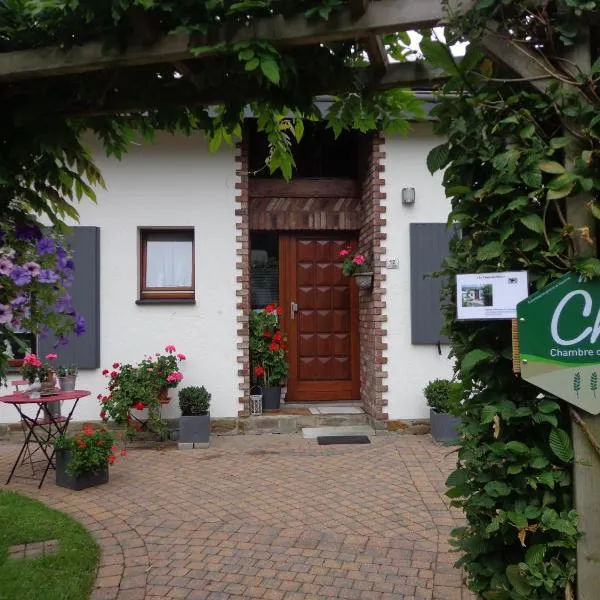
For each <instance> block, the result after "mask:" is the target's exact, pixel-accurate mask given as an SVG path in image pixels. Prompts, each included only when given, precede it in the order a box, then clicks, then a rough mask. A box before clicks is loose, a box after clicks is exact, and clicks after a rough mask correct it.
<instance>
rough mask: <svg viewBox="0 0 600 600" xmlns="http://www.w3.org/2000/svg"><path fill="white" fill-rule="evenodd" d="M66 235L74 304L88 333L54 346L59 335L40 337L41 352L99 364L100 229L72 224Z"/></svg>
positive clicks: (83, 365) (61, 359)
mask: <svg viewBox="0 0 600 600" xmlns="http://www.w3.org/2000/svg"><path fill="white" fill-rule="evenodd" d="M72 229H73V233H72V234H71V235H69V236H68V237H67V242H68V243H69V244H70V246H71V249H72V251H73V262H74V263H75V278H74V281H73V286H72V288H71V296H72V298H73V306H74V307H75V310H76V311H77V312H78V313H80V314H81V315H83V317H84V318H85V322H86V326H87V329H86V332H85V333H84V334H83V335H81V336H79V337H78V336H76V335H75V334H74V333H73V334H70V335H69V336H68V340H69V343H68V344H67V345H66V346H59V347H58V349H56V350H55V349H54V344H55V342H56V337H55V336H53V335H50V336H47V337H45V338H40V340H39V343H38V354H39V355H40V356H45V355H46V354H48V352H57V354H58V361H57V363H58V364H61V365H66V364H71V363H72V364H76V365H77V366H78V367H79V368H80V369H96V368H98V367H99V366H100V229H99V228H98V227H73V228H72Z"/></svg>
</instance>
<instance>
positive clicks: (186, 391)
mask: <svg viewBox="0 0 600 600" xmlns="http://www.w3.org/2000/svg"><path fill="white" fill-rule="evenodd" d="M210 399H211V395H210V394H209V393H208V392H207V391H206V388H205V387H204V386H202V387H198V386H188V387H184V388H182V389H181V390H180V391H179V408H180V409H181V416H182V417H198V416H200V415H206V414H208V409H209V407H210Z"/></svg>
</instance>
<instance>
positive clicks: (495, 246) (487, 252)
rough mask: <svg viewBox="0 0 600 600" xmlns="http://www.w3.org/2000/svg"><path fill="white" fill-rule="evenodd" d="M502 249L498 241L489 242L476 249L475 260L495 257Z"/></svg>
mask: <svg viewBox="0 0 600 600" xmlns="http://www.w3.org/2000/svg"><path fill="white" fill-rule="evenodd" d="M503 250H504V248H503V246H502V244H501V243H500V242H490V243H489V244H486V245H485V246H482V247H481V248H479V250H478V251H477V260H481V261H485V260H490V259H492V258H497V257H498V256H500V255H501V254H502V251H503Z"/></svg>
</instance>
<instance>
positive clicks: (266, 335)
mask: <svg viewBox="0 0 600 600" xmlns="http://www.w3.org/2000/svg"><path fill="white" fill-rule="evenodd" d="M272 335H273V334H272V333H271V332H270V331H265V332H264V333H263V337H266V338H270V337H271V336H272Z"/></svg>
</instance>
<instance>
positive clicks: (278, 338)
mask: <svg viewBox="0 0 600 600" xmlns="http://www.w3.org/2000/svg"><path fill="white" fill-rule="evenodd" d="M273 341H274V342H277V343H279V342H281V331H276V332H275V335H274V336H273Z"/></svg>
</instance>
